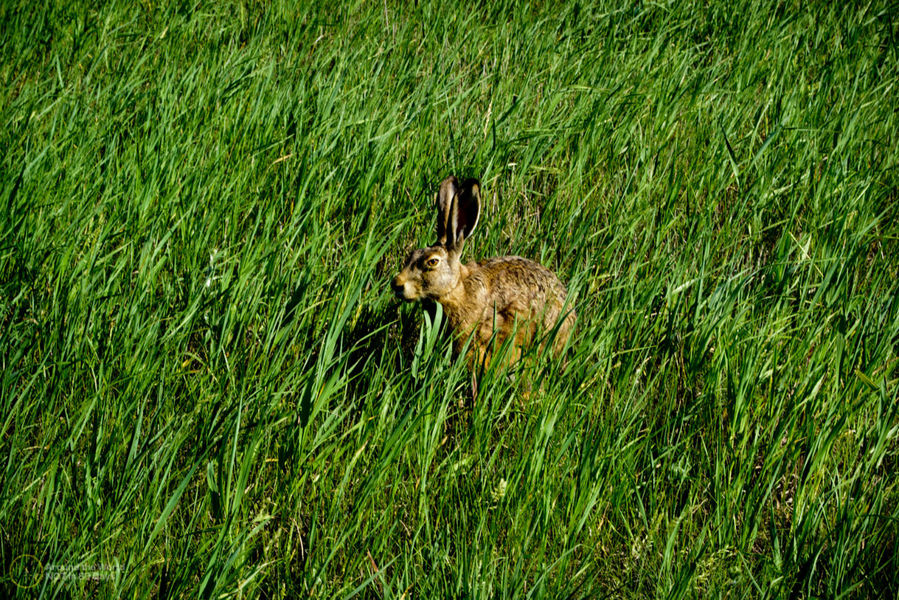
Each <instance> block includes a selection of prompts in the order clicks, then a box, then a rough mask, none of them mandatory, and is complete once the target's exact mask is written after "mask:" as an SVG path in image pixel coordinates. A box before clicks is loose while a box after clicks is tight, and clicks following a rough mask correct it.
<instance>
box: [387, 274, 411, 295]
mask: <svg viewBox="0 0 899 600" xmlns="http://www.w3.org/2000/svg"><path fill="white" fill-rule="evenodd" d="M390 287H391V288H392V289H393V295H394V296H396V297H397V298H399V299H400V300H408V298H406V278H405V277H403V274H402V273H400V274H399V275H397V276H396V277H394V278H393V281H391V282H390Z"/></svg>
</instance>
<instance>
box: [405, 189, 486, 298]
mask: <svg viewBox="0 0 899 600" xmlns="http://www.w3.org/2000/svg"><path fill="white" fill-rule="evenodd" d="M480 213H481V184H480V183H479V182H478V180H477V179H466V180H465V181H463V182H462V183H461V184H460V183H459V180H458V179H456V178H455V177H454V176H450V177H447V178H446V179H444V180H443V183H441V184H440V191H439V192H438V193H437V242H436V243H435V244H433V245H431V246H428V247H427V248H419V249H418V250H413V251H412V252H411V253H410V254H409V256H408V257H407V258H406V265H405V266H404V267H403V270H402V271H400V273H399V274H398V275H397V276H396V277H394V278H393V282H392V283H391V287H392V288H393V293H394V294H396V296H397V298H400V299H401V300H406V301H408V302H412V301H415V300H421V299H422V298H431V299H433V300H439V299H440V298H441V297H443V296H445V295H446V294H448V293H450V292H451V291H452V290H453V289H455V288H456V286H458V285H459V283H460V280H461V275H460V271H461V267H462V263H461V262H460V260H459V259H460V257H461V255H462V246H463V245H464V243H465V240H466V239H467V238H468V236H470V235H471V233H472V232H473V231H474V228H475V226H476V225H477V224H478V216H479V215H480Z"/></svg>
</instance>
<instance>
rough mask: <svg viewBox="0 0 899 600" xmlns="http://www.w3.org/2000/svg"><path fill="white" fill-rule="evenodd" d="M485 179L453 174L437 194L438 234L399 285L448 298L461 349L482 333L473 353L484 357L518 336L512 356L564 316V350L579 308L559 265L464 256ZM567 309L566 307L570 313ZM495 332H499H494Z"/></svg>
mask: <svg viewBox="0 0 899 600" xmlns="http://www.w3.org/2000/svg"><path fill="white" fill-rule="evenodd" d="M480 192H481V185H480V183H479V182H478V180H477V179H466V180H465V181H463V182H461V183H460V182H459V180H458V179H456V177H453V176H451V177H448V178H446V179H445V180H444V181H443V183H441V184H440V191H439V192H438V194H437V242H436V243H435V244H433V245H432V246H428V247H427V248H419V249H418V250H413V251H412V252H411V253H410V254H409V256H408V258H407V259H406V265H405V266H404V267H403V270H402V271H400V273H399V274H398V275H397V276H396V277H394V279H393V282H392V284H391V287H392V288H393V291H394V293H395V294H396V296H397V297H398V298H400V299H402V300H406V301H409V302H413V301H416V300H421V299H423V298H429V299H431V300H435V301H437V302H439V303H440V304H441V305H442V306H443V310H444V313H445V314H446V316H447V320H448V322H449V325H450V327H451V328H452V330H453V334H454V336H455V345H456V350H457V351H459V350H461V349H462V347H463V346H464V345H465V342H466V341H467V340H468V337H469V336H472V335H473V336H474V339H473V340H472V344H471V346H470V347H469V355H468V359H469V360H470V361H472V362H476V363H478V364H480V365H483V364H485V363H487V362H489V361H490V358H491V350H492V344H496V348H499V347H500V345H501V344H502V343H503V342H505V341H506V340H507V339H509V338H510V337H511V336H514V339H513V341H512V352H511V353H510V355H508V358H509V359H510V361H514V360H517V358H518V357H519V356H520V354H521V349H522V347H524V346H527V345H528V344H529V343H530V342H531V341H532V340H533V339H534V338H535V336H537V335H539V334H540V333H543V332H548V331H551V330H552V329H553V328H554V327H556V324H557V321H558V320H559V319H560V318H561V319H562V322H561V324H559V326H558V331H556V335H555V340H554V342H553V349H554V350H555V351H556V352H557V353H558V352H560V351H561V350H562V349H563V348H564V346H565V342H566V341H567V339H568V336H569V335H570V334H571V330H572V328H573V326H574V319H575V314H574V311H573V310H572V309H571V308H570V307H569V306H566V305H565V297H566V290H565V286H564V285H563V284H562V282H561V281H559V278H558V277H556V275H555V273H553V272H552V271H550V270H549V269H547V268H546V267H544V266H543V265H540V264H538V263H536V262H534V261H532V260H528V259H526V258H521V257H520V256H501V257H496V258H488V259H487V260H484V261H481V262H470V263H468V264H462V262H461V260H460V258H461V255H462V247H463V245H464V243H465V240H466V239H467V238H468V237H469V236H470V235H471V233H472V232H473V231H474V228H475V226H476V225H477V224H478V218H479V217H480V206H481V194H480ZM563 310H564V313H563ZM494 336H495V337H494Z"/></svg>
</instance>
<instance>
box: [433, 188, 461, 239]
mask: <svg viewBox="0 0 899 600" xmlns="http://www.w3.org/2000/svg"><path fill="white" fill-rule="evenodd" d="M458 194H459V180H458V179H456V176H455V175H450V176H449V177H447V178H446V179H444V180H443V181H442V182H441V183H440V191H439V192H437V243H438V244H441V245H446V230H447V228H448V227H449V223H450V219H451V214H452V211H453V200H454V199H455V197H456V196H457V195H458Z"/></svg>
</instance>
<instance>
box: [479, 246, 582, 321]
mask: <svg viewBox="0 0 899 600" xmlns="http://www.w3.org/2000/svg"><path fill="white" fill-rule="evenodd" d="M477 270H478V272H479V273H478V274H479V275H480V276H481V277H480V279H482V281H483V284H484V286H485V288H487V290H488V295H489V296H490V297H491V299H492V300H493V302H490V304H492V305H493V307H495V309H496V310H497V311H500V312H512V313H518V316H527V317H530V316H536V314H539V313H543V316H544V319H545V320H546V321H547V324H551V323H554V322H555V320H556V319H557V318H558V315H559V312H560V311H561V309H562V305H563V304H564V302H565V294H566V290H565V286H564V285H563V284H562V282H561V281H560V280H559V278H558V277H557V276H556V274H555V273H553V272H552V271H550V270H549V269H547V268H546V267H544V266H543V265H541V264H540V263H537V262H534V261H532V260H529V259H527V258H522V257H521V256H500V257H496V258H489V259H487V260H484V261H482V262H480V263H478V269H477ZM522 313H525V314H522ZM527 313H530V314H527ZM510 316H511V315H510Z"/></svg>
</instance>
